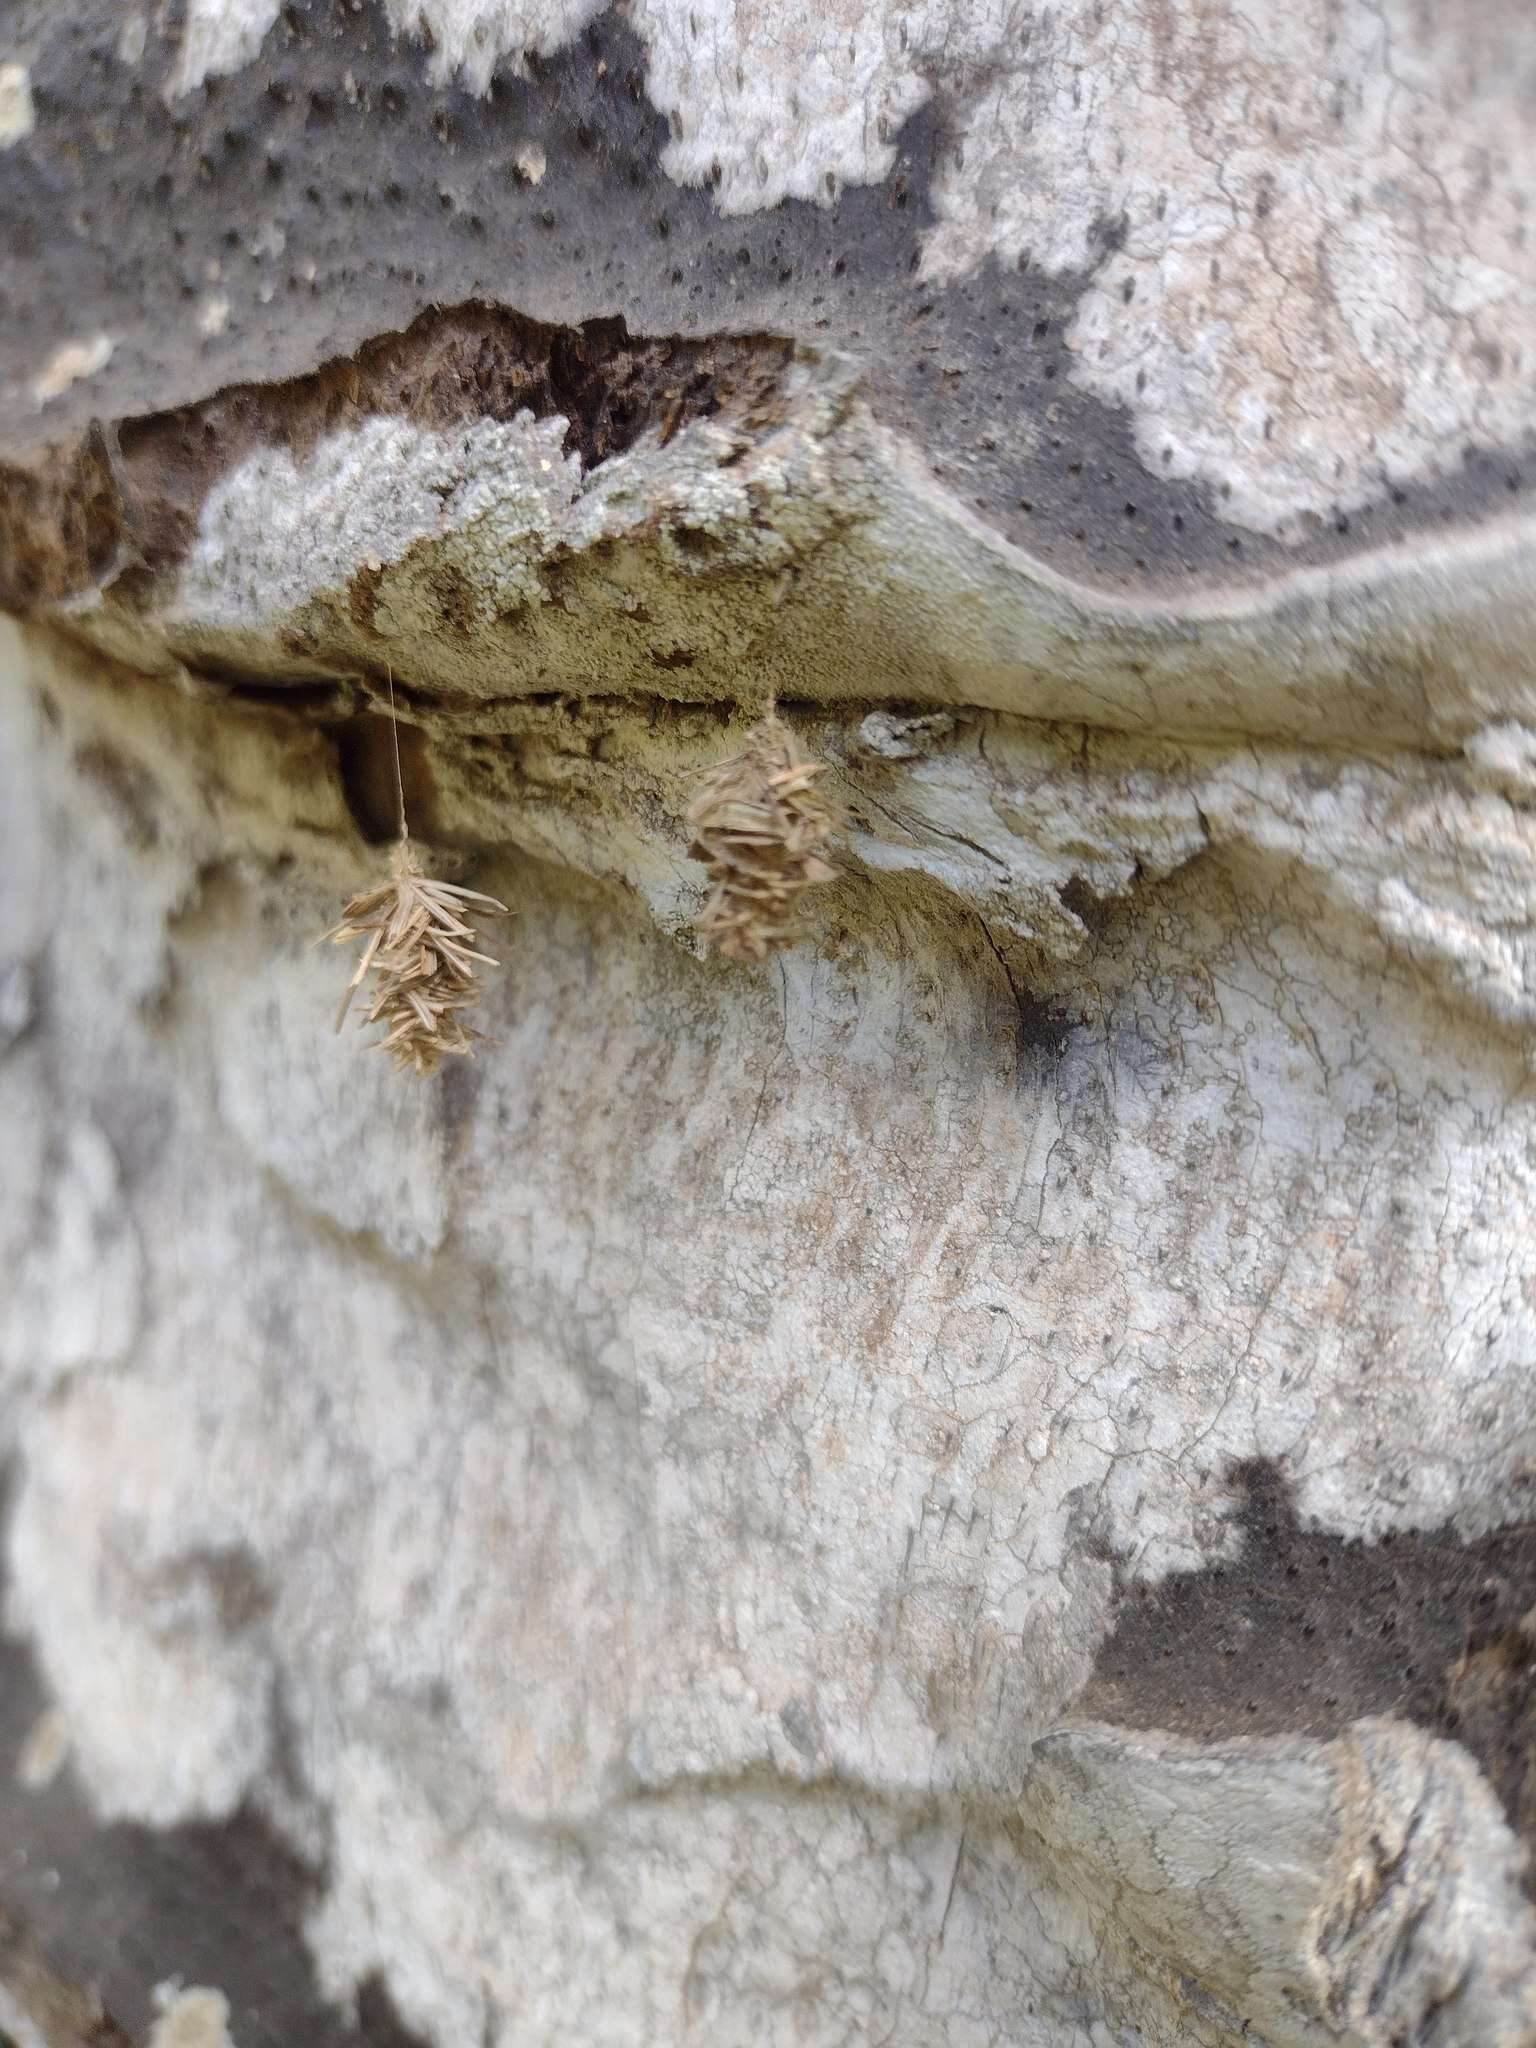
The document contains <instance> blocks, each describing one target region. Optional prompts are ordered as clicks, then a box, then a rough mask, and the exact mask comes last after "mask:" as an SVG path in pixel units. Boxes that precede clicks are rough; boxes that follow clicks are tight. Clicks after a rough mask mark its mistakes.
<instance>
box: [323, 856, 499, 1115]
mask: <svg viewBox="0 0 1536 2048" xmlns="http://www.w3.org/2000/svg"><path fill="white" fill-rule="evenodd" d="M471 903H473V904H477V905H479V906H480V907H481V908H482V909H483V910H486V911H489V912H490V913H491V914H492V915H499V916H503V917H505V916H507V915H509V914H510V913H509V912H508V910H507V906H506V905H505V904H504V903H498V902H497V900H496V898H495V897H494V896H483V895H482V894H481V893H480V891H479V890H478V889H462V888H460V887H459V885H458V884H457V883H456V882H435V881H433V880H431V879H430V877H429V876H427V875H426V874H425V873H424V872H423V870H422V866H421V863H420V861H418V860H417V858H416V854H415V850H414V848H413V847H412V845H411V843H410V840H409V839H408V838H403V837H402V839H401V840H400V842H399V843H398V845H397V846H396V847H395V851H394V858H393V860H392V862H391V867H390V878H389V880H388V881H387V882H383V883H381V884H380V885H379V887H378V888H377V889H369V890H366V891H365V892H364V893H363V894H362V895H361V896H354V897H353V899H352V901H351V902H350V903H349V904H348V905H347V907H346V909H345V910H344V911H343V912H342V921H341V923H340V924H339V925H337V926H336V927H335V928H334V930H332V931H329V932H327V933H326V934H325V935H324V936H325V938H327V939H329V940H331V941H332V942H333V944H335V945H338V946H340V945H345V944H347V943H348V942H349V941H350V940H354V939H365V940H366V941H367V944H366V945H365V946H364V948H363V954H362V958H361V959H360V960H359V961H358V963H357V972H356V973H355V974H354V975H353V977H352V979H351V981H350V982H349V983H348V984H347V992H346V994H345V995H344V996H343V997H342V1001H341V1008H340V1010H338V1012H337V1013H336V1029H337V1030H338V1031H339V1030H340V1029H341V1027H342V1025H343V1024H344V1023H345V1022H346V1018H347V1012H348V1010H350V1009H351V1007H352V1000H353V997H354V996H355V995H356V994H357V992H358V990H359V989H360V988H361V987H362V985H363V983H364V981H365V980H366V979H367V977H368V975H369V973H370V972H371V973H373V974H375V975H377V977H378V979H377V981H376V983H375V984H374V988H373V1001H372V1004H371V1006H370V1008H369V1010H368V1014H367V1015H366V1017H364V1018H363V1020H362V1023H363V1027H364V1028H365V1029H366V1028H367V1026H368V1025H370V1024H382V1025H383V1026H384V1027H385V1028H384V1036H383V1037H382V1038H380V1039H377V1040H376V1041H375V1044H376V1046H377V1048H378V1050H379V1051H380V1052H387V1053H388V1054H389V1055H390V1057H391V1058H392V1059H393V1060H394V1061H395V1064H396V1065H397V1066H400V1067H403V1068H409V1069H410V1071H411V1072H413V1073H416V1074H430V1073H433V1072H434V1071H435V1070H436V1067H437V1063H438V1061H439V1060H440V1059H441V1058H442V1056H443V1055H444V1053H461V1054H463V1055H465V1056H466V1057H472V1056H473V1053H474V1048H475V1044H476V1041H477V1040H479V1039H480V1038H481V1037H482V1035H483V1034H482V1033H480V1032H478V1031H472V1030H471V1029H470V1028H469V1026H468V1025H467V1024H466V1023H465V1022H464V1012H465V1011H466V1010H469V1009H472V1008H473V1007H474V1005H475V1004H476V1003H477V1002H478V1001H479V998H480V987H479V975H478V970H479V969H480V968H481V967H495V966H497V965H498V964H499V963H498V962H497V961H495V960H493V959H491V957H490V955H489V954H487V953H479V952H476V951H475V946H476V932H475V928H474V926H473V925H471V924H470V923H469V922H468V920H467V918H466V916H465V909H466V906H467V905H469V904H471Z"/></svg>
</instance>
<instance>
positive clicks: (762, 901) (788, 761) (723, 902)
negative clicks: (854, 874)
mask: <svg viewBox="0 0 1536 2048" xmlns="http://www.w3.org/2000/svg"><path fill="white" fill-rule="evenodd" d="M825 772H826V763H825V762H822V761H808V760H805V759H803V758H802V757H801V755H800V753H799V751H798V749H797V747H796V744H795V736H794V734H793V733H792V732H791V731H790V730H789V727H788V726H787V725H785V724H784V722H783V721H782V719H780V718H779V717H778V716H777V714H776V713H774V712H770V713H769V714H768V716H767V717H766V718H764V719H763V720H762V721H761V723H760V724H758V725H755V726H754V727H753V728H752V730H751V732H749V733H748V734H747V739H746V744H745V746H744V747H743V748H742V750H741V752H740V753H739V754H735V755H733V756H732V757H731V759H730V760H729V761H722V762H721V763H720V764H719V766H718V767H716V768H713V769H711V771H710V773H709V776H708V779H707V780H706V782H705V784H704V787H703V789H701V790H700V792H699V794H698V796H697V798H696V799H695V800H694V802H693V803H692V804H691V805H690V806H689V810H688V822H689V824H690V825H692V827H693V830H694V843H693V845H692V847H691V848H690V849H689V850H690V853H691V854H692V857H693V858H694V859H695V860H701V861H703V862H704V863H705V866H706V867H707V869H708V871H709V879H710V880H711V882H713V883H714V888H713V889H712V890H711V891H710V895H709V900H708V901H707V902H706V904H705V905H704V908H703V910H702V911H701V912H700V914H699V920H698V930H699V932H700V934H701V936H702V937H703V939H704V942H705V944H706V945H707V946H708V947H709V948H710V950H711V951H712V952H716V953H720V954H722V955H723V956H724V957H725V958H726V959H727V960H750V961H757V960H766V959H767V957H768V955H769V954H770V953H772V952H774V951H776V950H777V948H779V947H780V946H787V945H789V944H791V943H792V941H793V940H794V939H795V938H796V937H797V935H798V913H799V910H800V907H801V899H802V898H803V896H804V894H805V892H806V890H807V889H809V888H811V887H812V886H813V885H814V884H815V883H818V882H830V881H832V880H834V879H835V876H836V870H835V869H834V868H832V867H829V866H828V864H827V863H826V861H824V860H823V859H822V858H821V856H820V854H819V853H818V851H817V849H818V848H819V847H820V846H821V845H822V843H823V841H825V840H826V839H827V838H828V837H829V836H830V834H831V833H833V832H834V831H835V830H836V829H837V817H836V814H835V812H834V811H833V809H832V806H831V805H830V804H829V803H828V802H827V801H826V799H825V798H824V797H823V796H822V795H821V793H820V792H819V791H818V790H817V789H816V787H815V781H816V777H817V776H818V775H822V774H824V773H825Z"/></svg>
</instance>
